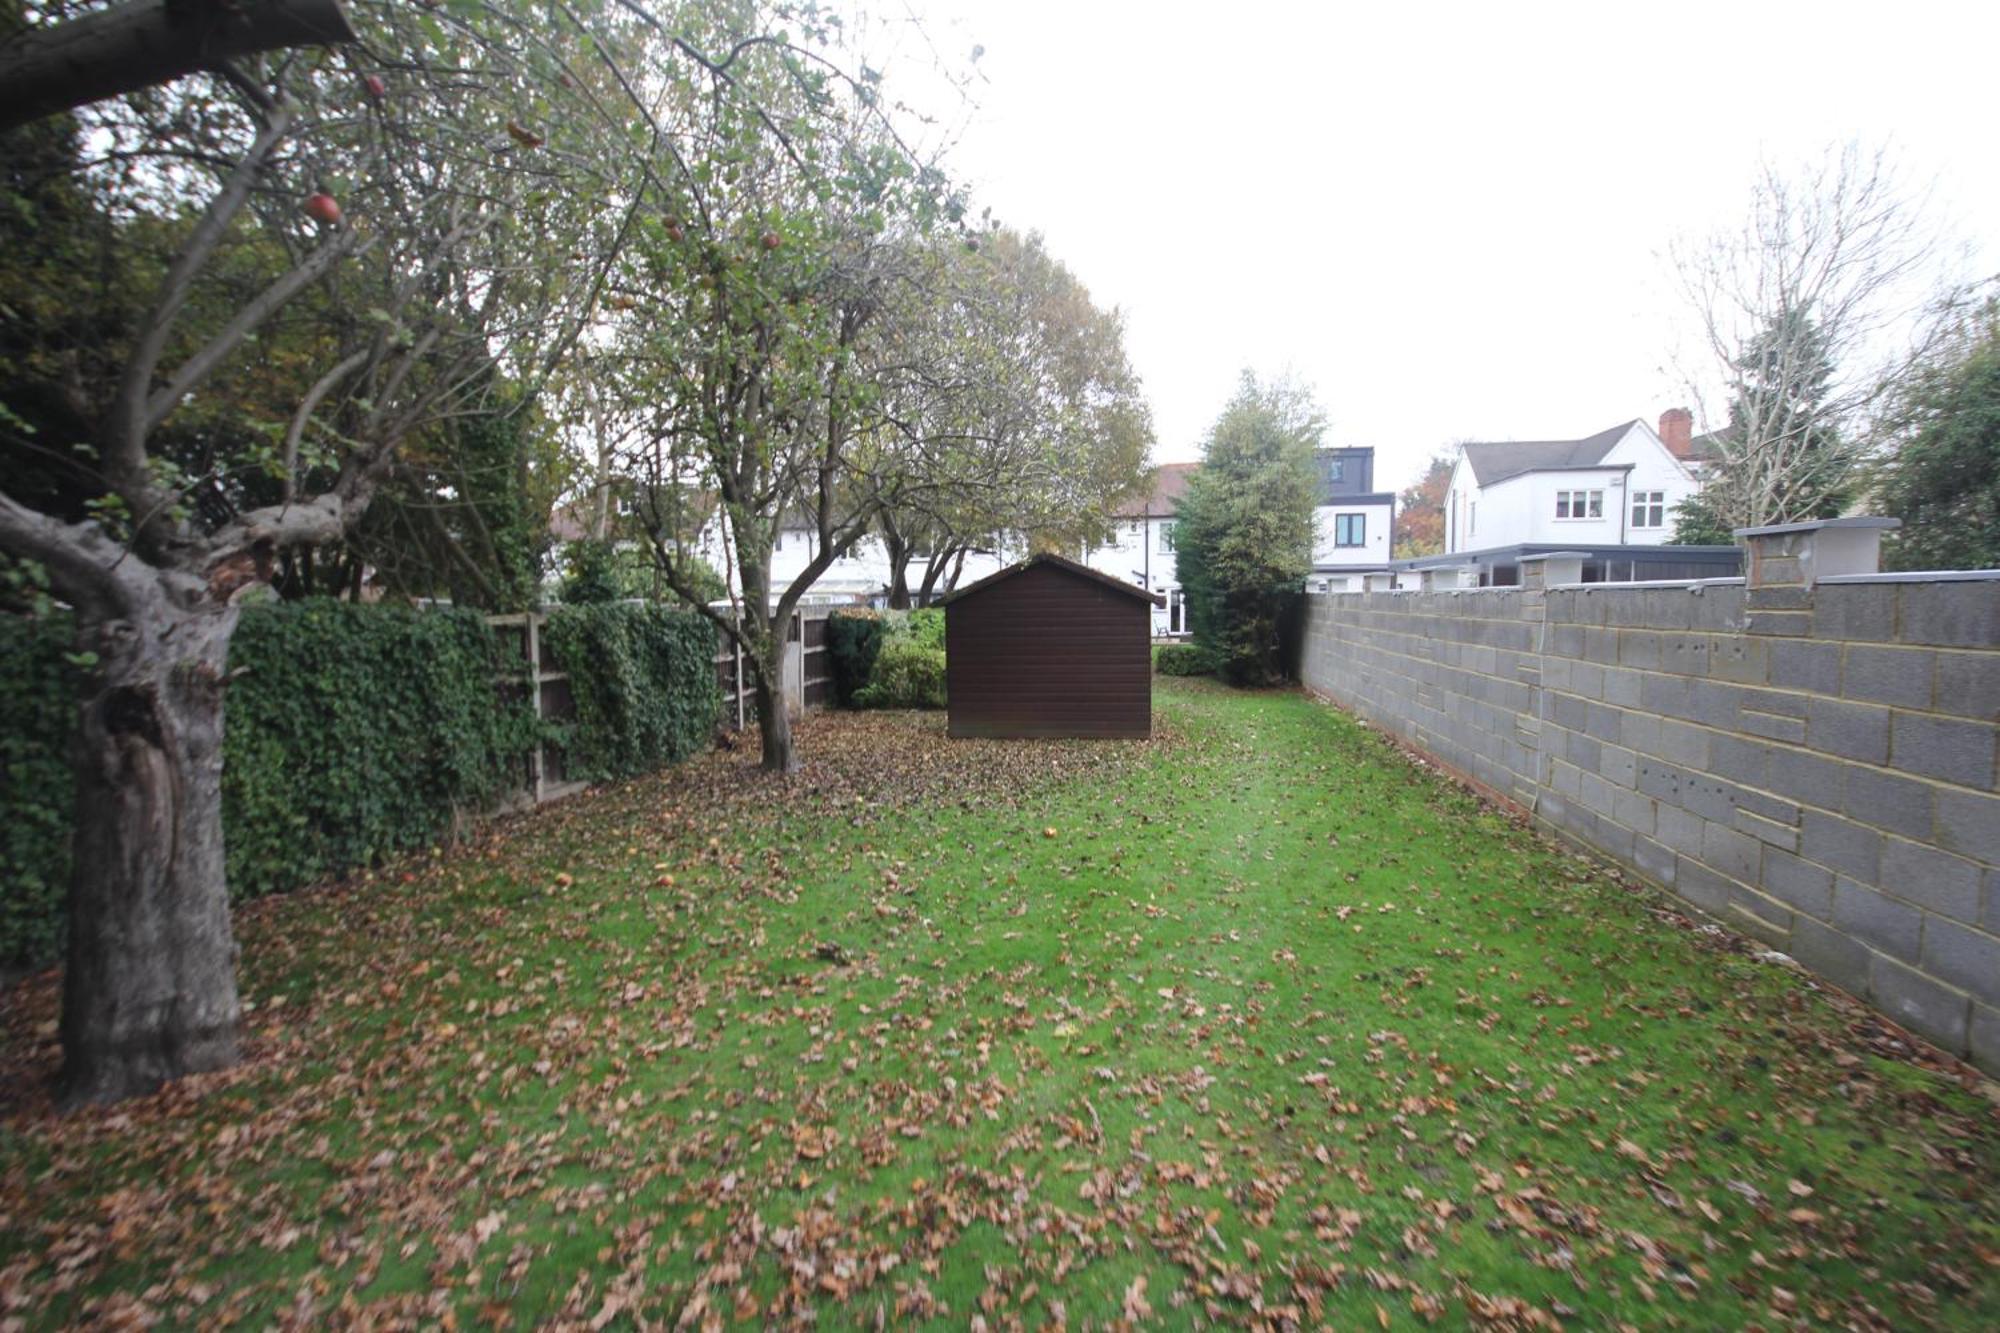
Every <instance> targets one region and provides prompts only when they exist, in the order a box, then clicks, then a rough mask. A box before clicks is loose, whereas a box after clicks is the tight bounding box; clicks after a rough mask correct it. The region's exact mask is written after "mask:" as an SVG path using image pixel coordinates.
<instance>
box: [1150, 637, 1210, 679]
mask: <svg viewBox="0 0 2000 1333" xmlns="http://www.w3.org/2000/svg"><path fill="white" fill-rule="evenodd" d="M1153 669H1154V670H1155V671H1157V672H1159V673H1160V674H1161V675H1162V676H1207V675H1211V674H1213V673H1214V671H1215V663H1214V662H1213V661H1211V660H1210V659H1209V655H1208V654H1207V653H1206V652H1204V651H1202V650H1201V649H1200V648H1198V647H1196V646H1195V645H1194V644H1191V643H1163V644H1161V645H1160V646H1159V647H1158V648H1155V649H1154V650H1153Z"/></svg>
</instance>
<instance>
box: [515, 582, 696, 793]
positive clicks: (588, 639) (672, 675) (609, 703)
mask: <svg viewBox="0 0 2000 1333" xmlns="http://www.w3.org/2000/svg"><path fill="white" fill-rule="evenodd" d="M543 637H544V640H545V641H546V643H547V644H548V648H549V652H550V655H551V656H553V657H554V659H555V661H556V663H557V665H559V666H560V667H561V668H562V669H563V671H565V672H566V673H568V675H569V686H570V694H571V695H572V696H573V697H574V698H575V700H576V722H575V724H574V726H573V727H572V728H571V730H570V734H569V736H568V737H567V738H566V745H565V754H566V759H567V768H568V771H569V774H570V776H572V777H584V778H593V779H594V778H617V777H630V776H632V775H634V774H638V773H648V772H651V771H652V770H653V769H656V768H659V767H660V766H661V765H663V764H668V763H672V762H674V761H676V760H680V759H685V758H686V757H687V756H688V755H690V754H693V753H694V752H695V751H696V750H698V749H700V748H701V747H702V746H704V745H706V744H707V743H708V741H709V739H710V737H711V736H713V735H714V732H715V721H716V710H717V709H718V707H719V706H720V701H721V696H720V693H719V692H718V691H717V689H716V684H715V628H714V626H712V625H711V624H710V623H709V622H708V621H707V620H704V619H703V618H702V617H701V616H700V615H699V614H698V613H696V612H693V611H675V610H669V609H668V608H666V607H663V606H655V605H650V604H644V603H611V604H601V605H594V606H568V607H563V608H561V609H559V610H557V611H555V612H554V613H553V614H551V615H550V616H549V619H548V625H547V627H546V628H545V629H544V630H543Z"/></svg>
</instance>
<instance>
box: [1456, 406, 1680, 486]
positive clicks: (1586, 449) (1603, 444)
mask: <svg viewBox="0 0 2000 1333" xmlns="http://www.w3.org/2000/svg"><path fill="white" fill-rule="evenodd" d="M1640 424H1642V423H1640V422H1638V421H1636V420H1635V421H1625V422H1620V423H1619V424H1618V425H1616V426H1613V427H1612V428H1611V429H1609V430H1601V431H1599V432H1597V434H1595V435H1588V436H1585V437H1584V438H1583V439H1581V440H1504V441H1497V442H1492V443H1469V444H1467V445H1466V446H1465V461H1466V462H1467V463H1468V464H1470V465H1471V467H1472V478H1473V480H1474V481H1477V482H1478V483H1479V484H1480V485H1481V486H1491V485H1492V484H1493V483H1494V482H1496V481H1506V480H1507V479H1508V478H1510V477H1518V476H1520V475H1521V474H1522V473H1524V472H1545V471H1549V470H1551V469H1557V468H1579V467H1592V466H1594V465H1596V464H1598V463H1602V462H1603V461H1604V456H1605V455H1606V454H1608V453H1610V452H1611V449H1612V446H1614V445H1616V444H1617V443H1618V441H1620V440H1622V439H1624V438H1625V432H1627V431H1629V430H1631V429H1632V427H1634V426H1637V425H1640Z"/></svg>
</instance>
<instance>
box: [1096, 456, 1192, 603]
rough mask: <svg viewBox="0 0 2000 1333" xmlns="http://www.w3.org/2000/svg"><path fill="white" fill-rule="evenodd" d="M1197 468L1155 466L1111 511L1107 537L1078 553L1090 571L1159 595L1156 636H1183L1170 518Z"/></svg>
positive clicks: (1172, 524)
mask: <svg viewBox="0 0 2000 1333" xmlns="http://www.w3.org/2000/svg"><path fill="white" fill-rule="evenodd" d="M1200 466H1201V465H1200V464H1199V463H1162V464H1160V465H1159V466H1158V467H1156V468H1154V469H1153V472H1152V476H1151V478H1150V481H1149V484H1148V485H1147V486H1146V487H1145V488H1144V489H1143V490H1140V491H1135V492H1132V493H1130V494H1128V495H1126V496H1125V497H1124V499H1122V500H1121V501H1120V502H1119V503H1118V504H1117V505H1116V506H1114V507H1113V509H1112V513H1111V530H1110V533H1109V536H1108V539H1107V540H1106V541H1105V542H1103V543H1101V544H1098V545H1092V546H1086V547H1085V548H1084V550H1083V560H1082V563H1083V564H1084V565H1086V566H1088V567H1089V568H1091V569H1094V570H1096V571H1097V572H1098V573H1100V574H1109V575H1110V576H1111V577H1112V578H1114V579H1118V580H1120V581H1121V582H1125V583H1129V584H1132V585H1133V586H1135V587H1137V588H1138V589H1140V591H1142V592H1147V593H1158V594H1159V595H1160V597H1161V599H1162V600H1161V603H1160V605H1159V608H1158V609H1157V610H1156V611H1155V612H1154V613H1153V625H1152V630H1153V634H1154V635H1155V636H1166V635H1177V634H1185V633H1187V632H1188V624H1187V600H1186V598H1185V597H1183V596H1182V594H1181V583H1180V576H1179V574H1178V573H1177V572H1176V567H1175V563H1174V524H1175V521H1176V520H1175V517H1174V515H1175V511H1177V510H1178V509H1179V508H1180V502H1181V497H1182V496H1183V495H1186V494H1187V488H1188V482H1189V481H1190V480H1191V479H1192V478H1193V476H1194V474H1195V471H1196V469H1197V468H1199V467H1200Z"/></svg>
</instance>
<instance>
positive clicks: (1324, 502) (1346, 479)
mask: <svg viewBox="0 0 2000 1333" xmlns="http://www.w3.org/2000/svg"><path fill="white" fill-rule="evenodd" d="M1313 466H1314V467H1315V468H1316V469H1317V471H1318V474H1319V497H1318V499H1319V503H1318V505H1317V506H1316V507H1315V508H1314V510H1313V572H1312V576H1311V577H1310V578H1309V579H1308V580H1307V581H1306V586H1307V587H1308V588H1309V589H1310V590H1311V591H1313V592H1346V591H1349V590H1350V589H1351V590H1354V591H1359V590H1360V588H1361V579H1362V576H1363V575H1366V574H1370V573H1374V572H1377V571H1379V570H1384V569H1387V568H1388V567H1389V552H1390V550H1391V549H1392V548H1393V545H1394V540H1395V532H1396V495H1395V492H1393V491H1377V490H1376V489H1375V451H1374V450H1373V449H1371V448H1348V449H1320V450H1317V451H1315V452H1314V454H1313Z"/></svg>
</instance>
